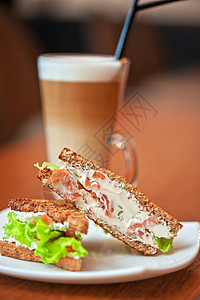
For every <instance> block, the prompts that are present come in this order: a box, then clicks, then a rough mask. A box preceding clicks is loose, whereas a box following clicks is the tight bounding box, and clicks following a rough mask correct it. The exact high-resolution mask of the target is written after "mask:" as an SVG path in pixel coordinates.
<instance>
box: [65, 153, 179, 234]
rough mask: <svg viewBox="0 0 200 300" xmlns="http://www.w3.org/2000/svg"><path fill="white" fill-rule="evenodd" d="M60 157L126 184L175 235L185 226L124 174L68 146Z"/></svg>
mask: <svg viewBox="0 0 200 300" xmlns="http://www.w3.org/2000/svg"><path fill="white" fill-rule="evenodd" d="M59 159H60V160H62V161H64V162H65V163H67V164H69V165H70V166H72V167H74V168H78V167H79V168H81V169H83V170H87V169H88V167H89V168H90V169H92V170H95V171H100V172H102V173H103V174H105V175H107V176H108V178H109V179H110V180H111V181H114V182H116V183H117V184H118V185H120V184H125V187H124V189H125V190H126V191H128V192H129V193H130V194H131V195H133V196H134V197H135V198H136V199H137V200H138V202H139V204H140V205H141V206H142V207H143V209H144V210H145V211H147V212H148V213H149V214H150V215H151V216H154V217H155V218H157V219H162V220H164V221H165V222H166V225H167V226H169V227H170V233H171V234H172V235H173V236H177V233H178V231H179V230H180V229H181V228H182V227H183V226H182V225H181V224H180V223H179V222H178V221H177V220H176V219H175V218H174V217H172V216H171V215H169V214H168V213H166V212H165V211H164V210H163V209H161V208H160V207H159V206H157V205H156V204H154V203H153V202H152V201H150V200H149V199H148V198H147V197H146V196H145V195H144V194H143V193H141V192H140V191H139V190H138V189H137V188H136V187H135V186H133V185H132V184H131V183H130V182H128V181H127V179H126V178H123V177H122V176H119V175H117V174H115V173H113V172H111V171H109V170H107V169H104V168H101V167H99V166H97V165H96V164H94V163H93V162H91V161H88V160H87V159H85V158H83V157H81V156H80V155H78V154H77V153H75V152H73V151H71V150H70V149H67V148H64V149H63V150H62V151H61V153H60V155H59Z"/></svg>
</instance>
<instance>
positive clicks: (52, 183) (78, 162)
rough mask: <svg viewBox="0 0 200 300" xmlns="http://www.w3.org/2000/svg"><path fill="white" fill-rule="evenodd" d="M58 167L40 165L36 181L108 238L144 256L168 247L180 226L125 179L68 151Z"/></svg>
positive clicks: (62, 153)
mask: <svg viewBox="0 0 200 300" xmlns="http://www.w3.org/2000/svg"><path fill="white" fill-rule="evenodd" d="M59 159H60V161H61V165H62V166H60V167H59V166H56V165H55V164H48V163H43V165H42V167H39V166H38V165H37V166H38V167H39V168H40V171H39V173H38V178H39V179H40V180H41V181H42V183H43V185H44V186H48V187H49V188H51V189H52V190H53V191H55V192H56V193H57V194H59V195H60V196H61V197H62V198H63V199H65V200H66V201H68V202H71V203H72V204H73V205H75V206H76V207H77V208H79V209H80V210H83V211H84V212H85V213H86V215H87V216H88V217H89V218H90V219H91V220H93V221H94V222H95V223H96V224H98V225H99V226H101V227H102V228H103V229H104V230H106V231H107V232H109V233H110V234H111V235H112V236H114V237H116V238H118V239H119V240H121V241H123V242H124V243H126V244H127V245H129V246H131V247H133V248H135V249H136V250H138V251H140V252H142V253H143V254H145V255H154V254H156V253H157V252H158V251H159V250H161V251H162V252H167V251H168V250H169V248H172V242H173V239H174V237H176V236H177V233H178V231H179V230H180V229H181V227H182V225H181V224H180V223H179V222H178V221H177V220H176V219H175V218H174V217H172V216H170V215H169V214H168V213H166V212H165V211H164V210H162V209H161V208H160V207H158V206H157V205H156V204H154V203H153V202H151V201H150V200H149V199H148V198H147V197H146V196H145V195H144V194H143V193H141V192H140V191H139V190H138V189H137V188H136V187H134V186H133V185H132V184H130V183H129V182H128V181H127V180H126V179H125V178H123V177H121V176H119V175H117V174H115V173H112V172H110V171H109V170H106V169H103V168H101V167H99V166H97V165H96V164H94V163H92V162H91V161H88V160H86V159H85V158H83V157H81V156H80V155H78V154H76V153H75V152H73V151H71V150H70V149H67V148H65V149H63V150H62V152H61V154H60V156H59Z"/></svg>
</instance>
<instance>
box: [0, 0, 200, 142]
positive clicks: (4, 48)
mask: <svg viewBox="0 0 200 300" xmlns="http://www.w3.org/2000/svg"><path fill="white" fill-rule="evenodd" d="M143 2H148V1H140V3H143ZM130 4H131V1H130V0H123V1H121V0H109V1H106V0H75V1H74V0H57V1H55V0H15V1H14V0H13V1H8V0H5V1H1V2H0V144H3V143H5V142H8V141H9V140H11V139H14V138H17V137H18V136H19V135H23V134H28V133H29V132H30V131H33V130H35V129H36V128H37V127H41V124H42V123H41V122H42V121H41V106H40V96H39V85H38V79H37V56H38V55H39V54H41V53H45V52H76V53H102V54H114V52H115V49H116V45H117V42H118V39H119V36H120V32H121V29H122V25H123V22H124V18H125V15H126V13H127V11H128V8H129V6H130ZM124 56H127V57H129V58H130V59H131V63H132V64H131V69H130V76H129V79H128V86H139V85H141V84H142V83H143V82H145V81H148V80H149V79H150V78H153V77H154V76H160V75H161V76H162V74H166V73H170V72H176V73H180V74H186V73H188V72H189V73H191V72H192V73H193V74H195V78H199V73H200V1H199V0H185V1H180V2H179V3H173V4H170V5H166V6H163V7H159V8H154V9H149V10H148V11H147V10H145V11H143V12H140V13H139V14H138V15H137V17H136V19H135V21H134V25H133V26H132V27H131V30H130V34H129V38H128V41H127V45H126V47H125V49H124Z"/></svg>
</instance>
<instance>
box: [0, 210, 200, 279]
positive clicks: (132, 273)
mask: <svg viewBox="0 0 200 300" xmlns="http://www.w3.org/2000/svg"><path fill="white" fill-rule="evenodd" d="M8 211H9V210H8V209H6V210H4V211H1V212H0V238H2V236H3V230H2V226H3V225H4V224H5V223H6V220H7V218H6V216H7V213H8ZM182 224H183V228H182V229H181V231H180V232H179V234H178V237H177V238H176V239H175V241H174V248H173V250H171V251H170V252H168V253H167V254H157V255H156V256H149V257H147V256H143V255H142V254H140V253H138V252H137V251H135V250H131V251H130V250H129V249H127V247H126V246H125V245H124V244H123V243H122V242H120V241H118V240H117V239H115V238H113V237H111V236H110V235H106V234H105V233H104V232H103V230H102V229H101V228H99V227H96V226H94V225H93V224H92V223H90V228H89V233H88V235H87V237H86V238H85V239H84V242H83V245H84V247H85V248H86V249H87V250H88V252H89V255H88V256H87V257H86V258H84V259H83V268H82V271H81V272H70V271H66V270H63V269H61V268H58V267H56V266H54V265H45V264H43V263H34V262H26V261H21V260H17V259H13V258H9V257H5V256H4V257H3V256H1V255H0V272H1V273H2V274H6V275H9V276H14V277H19V278H24V279H30V280H36V281H47V282H58V283H76V284H77V283H78V284H100V283H116V282H128V281H135V280H141V279H147V278H151V277H156V276H159V275H164V274H167V273H171V272H175V271H178V270H180V269H182V268H184V267H186V266H187V265H189V264H190V263H191V262H192V260H193V259H194V258H195V256H196V255H197V253H198V251H199V223H198V222H183V223H182Z"/></svg>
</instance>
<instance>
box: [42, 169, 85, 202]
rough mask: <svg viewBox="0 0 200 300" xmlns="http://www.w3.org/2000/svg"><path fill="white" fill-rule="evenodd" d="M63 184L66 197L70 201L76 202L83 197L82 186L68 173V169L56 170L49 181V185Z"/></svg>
mask: <svg viewBox="0 0 200 300" xmlns="http://www.w3.org/2000/svg"><path fill="white" fill-rule="evenodd" d="M59 182H61V183H62V184H63V185H64V187H65V197H66V198H67V199H69V200H72V201H74V200H75V199H77V198H78V197H81V193H80V190H81V189H82V186H81V185H80V184H79V183H78V182H77V180H76V179H75V178H74V177H73V176H72V175H71V174H70V173H69V172H68V170H66V169H57V170H54V171H53V172H52V174H51V176H50V178H49V179H48V183H49V184H51V183H59Z"/></svg>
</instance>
